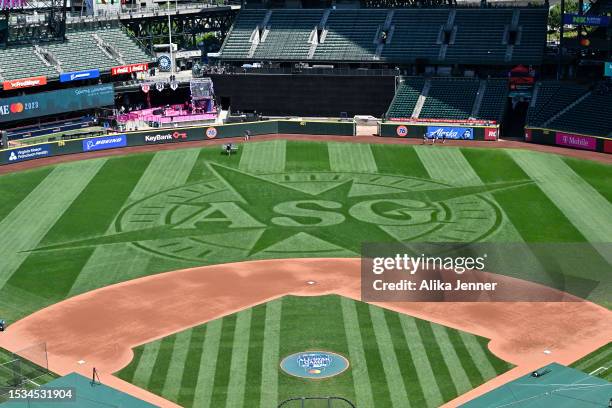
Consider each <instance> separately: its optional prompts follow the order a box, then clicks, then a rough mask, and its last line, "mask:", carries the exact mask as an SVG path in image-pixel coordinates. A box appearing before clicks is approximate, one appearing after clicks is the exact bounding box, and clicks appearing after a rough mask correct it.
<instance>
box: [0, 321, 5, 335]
mask: <svg viewBox="0 0 612 408" xmlns="http://www.w3.org/2000/svg"><path fill="white" fill-rule="evenodd" d="M4 329H6V322H5V321H4V320H2V319H0V332H3V331H4Z"/></svg>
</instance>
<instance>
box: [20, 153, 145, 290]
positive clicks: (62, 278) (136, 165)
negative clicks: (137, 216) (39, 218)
mask: <svg viewBox="0 0 612 408" xmlns="http://www.w3.org/2000/svg"><path fill="white" fill-rule="evenodd" d="M150 158H151V156H150V155H138V156H134V157H117V158H112V159H108V160H107V161H105V163H104V165H103V166H102V167H101V168H100V169H99V170H98V172H97V173H96V175H95V176H94V177H93V178H92V179H91V180H90V182H89V183H88V184H87V186H86V187H85V188H84V189H83V190H82V191H81V193H80V194H79V196H78V197H77V198H76V199H75V200H74V201H73V202H72V203H71V205H70V207H68V209H67V210H66V211H65V212H64V214H62V216H61V217H60V218H59V219H58V220H57V222H56V223H55V224H54V225H53V227H52V228H51V229H50V230H49V231H48V232H47V234H46V235H45V237H44V238H43V239H42V240H41V242H40V246H43V247H44V246H46V245H53V244H58V243H64V242H67V241H68V242H70V241H76V240H79V239H85V238H91V237H95V236H100V235H103V234H104V233H105V231H106V230H107V229H108V228H109V226H110V224H111V223H112V221H113V220H114V219H115V217H116V216H117V214H118V213H119V211H120V209H121V206H122V204H123V202H124V200H125V199H126V198H127V197H128V195H129V194H130V193H131V191H132V189H133V188H134V186H135V185H136V183H137V182H138V179H139V178H140V176H141V175H142V172H143V171H144V169H145V168H146V167H147V165H148V164H149V161H150ZM119 179H120V180H121V183H118V184H114V183H109V180H119ZM84 220H86V222H84ZM94 249H95V248H94V247H81V248H73V249H68V250H62V251H53V252H32V253H30V255H29V256H28V258H27V259H26V260H25V261H24V262H23V263H22V264H21V266H20V268H19V269H18V270H17V273H15V274H14V275H13V277H12V278H11V279H10V280H9V281H8V284H9V285H10V286H11V287H19V288H22V289H24V290H28V291H32V292H34V293H36V294H37V295H39V296H44V297H46V298H47V299H49V300H61V299H63V298H64V297H65V296H66V295H68V293H69V292H70V288H71V287H72V285H73V283H74V282H75V280H76V279H77V276H78V275H79V272H80V271H81V269H83V267H84V266H85V265H86V264H87V262H88V260H89V258H90V257H91V255H92V253H93V252H94ZM43 273H44V279H41V278H42V277H43V275H42V274H43ZM49 281H51V282H53V285H49V284H48V283H47V282H49Z"/></svg>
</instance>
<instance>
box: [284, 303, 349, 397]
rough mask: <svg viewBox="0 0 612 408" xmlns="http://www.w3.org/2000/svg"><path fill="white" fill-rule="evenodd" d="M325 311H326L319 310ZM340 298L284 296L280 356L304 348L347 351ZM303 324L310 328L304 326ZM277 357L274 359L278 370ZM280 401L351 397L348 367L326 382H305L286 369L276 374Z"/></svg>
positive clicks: (338, 351) (343, 353)
mask: <svg viewBox="0 0 612 408" xmlns="http://www.w3.org/2000/svg"><path fill="white" fill-rule="evenodd" d="M322 311H325V312H322ZM343 324H344V322H343V318H342V308H341V306H340V297H339V296H335V295H330V296H318V297H309V296H305V297H301V296H286V297H284V298H283V308H282V315H281V331H280V332H281V338H280V359H282V358H285V357H286V356H288V355H290V354H293V353H298V352H303V351H306V350H329V351H333V352H336V353H339V354H342V355H346V354H347V353H348V345H347V343H346V338H345V336H344V326H343ZM305 327H307V328H309V329H306V330H305V329H304V328H305ZM278 363H279V360H276V364H277V372H278ZM278 381H279V384H278V385H279V389H278V400H279V403H280V402H281V401H284V400H286V399H288V398H292V397H300V396H307V395H336V396H342V397H345V398H348V399H349V400H354V398H355V396H354V394H353V388H352V384H353V378H352V375H351V372H350V370H348V371H345V372H344V373H343V374H342V375H338V376H335V377H331V378H327V379H326V380H325V381H308V380H304V379H300V378H297V377H294V376H291V375H289V374H286V373H285V372H279V375H278Z"/></svg>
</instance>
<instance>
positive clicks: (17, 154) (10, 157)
mask: <svg viewBox="0 0 612 408" xmlns="http://www.w3.org/2000/svg"><path fill="white" fill-rule="evenodd" d="M47 156H51V145H49V144H42V145H36V146H32V147H24V148H22V149H13V150H7V151H5V152H3V160H2V161H3V162H5V163H6V162H8V163H17V162H20V161H24V160H32V159H40V158H42V157H47Z"/></svg>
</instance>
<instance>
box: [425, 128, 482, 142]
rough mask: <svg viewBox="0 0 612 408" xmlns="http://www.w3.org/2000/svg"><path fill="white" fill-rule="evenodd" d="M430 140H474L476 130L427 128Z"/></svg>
mask: <svg viewBox="0 0 612 408" xmlns="http://www.w3.org/2000/svg"><path fill="white" fill-rule="evenodd" d="M427 137H428V138H429V139H458V140H474V128H466V127H447V126H427Z"/></svg>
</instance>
